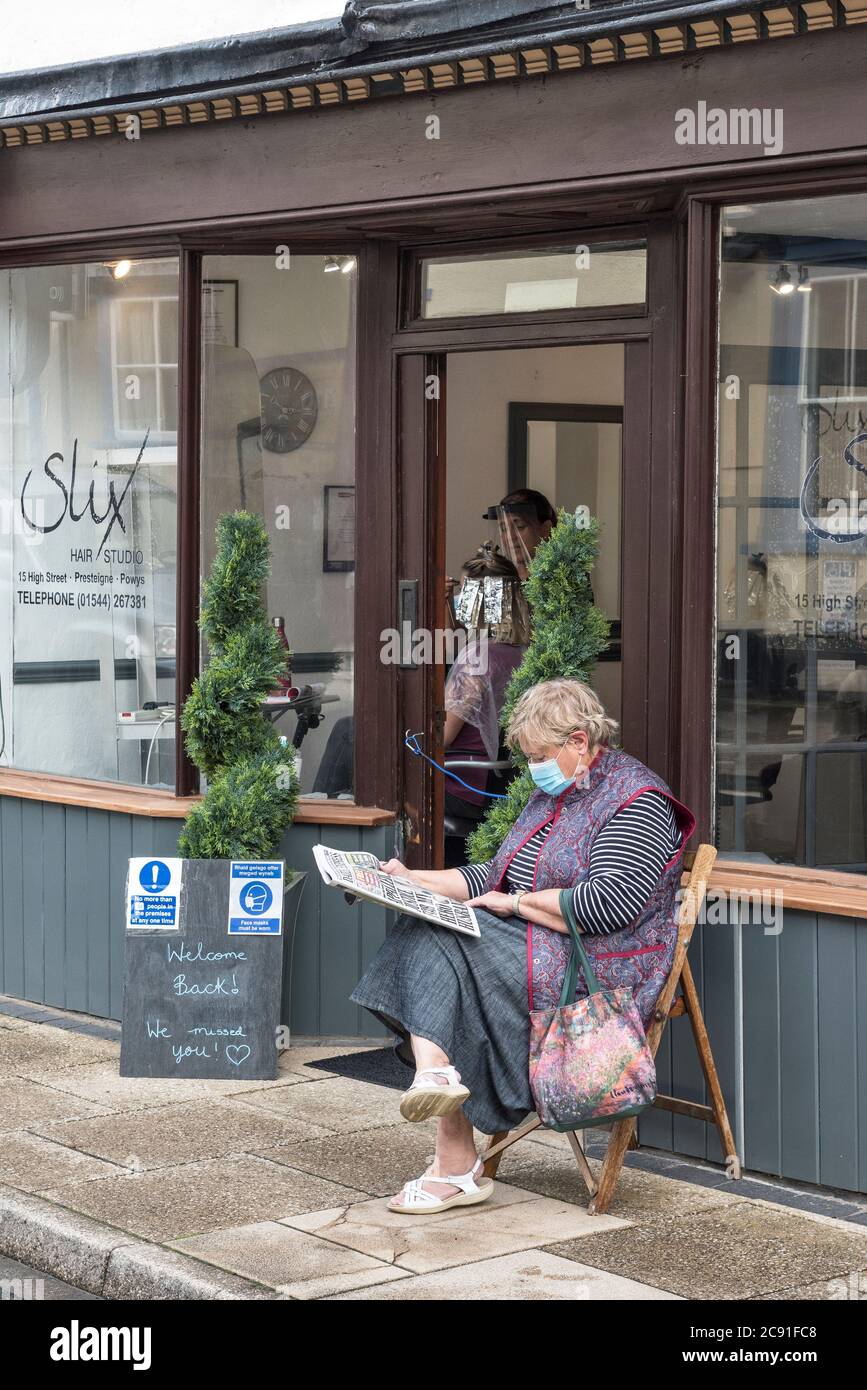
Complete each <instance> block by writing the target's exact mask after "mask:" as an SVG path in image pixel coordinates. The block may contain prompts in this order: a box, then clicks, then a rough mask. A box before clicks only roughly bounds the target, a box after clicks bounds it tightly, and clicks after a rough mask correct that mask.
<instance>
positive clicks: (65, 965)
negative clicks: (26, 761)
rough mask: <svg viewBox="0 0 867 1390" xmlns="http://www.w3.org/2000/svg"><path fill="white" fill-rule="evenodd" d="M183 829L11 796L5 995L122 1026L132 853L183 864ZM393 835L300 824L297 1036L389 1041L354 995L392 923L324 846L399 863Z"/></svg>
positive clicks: (290, 1006) (287, 1010)
mask: <svg viewBox="0 0 867 1390" xmlns="http://www.w3.org/2000/svg"><path fill="white" fill-rule="evenodd" d="M180 824H181V823H180V822H179V821H176V820H169V819H163V818H149V817H144V816H128V815H123V814H121V813H119V812H114V811H100V810H94V809H90V808H86V807H80V806H61V805H58V804H54V803H50V802H45V803H42V802H39V801H29V800H26V801H25V800H22V799H19V798H16V797H8V796H4V797H0V992H2V993H4V994H9V995H12V996H13V997H15V998H18V999H29V1000H33V1001H35V1002H36V1003H40V1004H52V1005H54V1006H55V1007H57V1008H63V1009H73V1010H78V1011H80V1012H82V1013H88V1014H95V1015H97V1016H99V1017H101V1018H115V1019H119V1018H120V1015H121V1003H122V999H123V969H124V944H125V936H124V884H125V881H126V868H127V860H128V859H129V858H130V856H131V855H150V854H156V855H171V854H173V853H174V852H175V849H176V846H177V837H178V832H179V829H180ZM392 839H393V830H392V828H391V827H389V826H385V827H376V828H373V829H366V828H364V827H357V826H349V827H334V826H317V825H293V826H291V827H290V829H289V831H288V832H287V834H286V836H285V837H284V840H283V842H282V844H281V846H280V850H279V853H280V855H281V856H282V857H284V858H285V859H286V862H287V864H288V865H289V867H290V868H295V869H306V870H307V872H308V878H307V882H306V884H305V887H304V892H303V896H302V900H301V909H300V912H299V915H298V922H297V927H296V932H295V938H294V951H293V954H292V962H291V965H292V968H291V977H289V978H287V980H286V982H285V989H284V1008H283V1018H282V1021H283V1022H284V1023H285V1024H286V1025H287V1026H288V1028H289V1030H290V1035H293V1036H323V1035H327V1036H332V1037H348V1038H351V1037H385V1036H386V1033H385V1030H384V1029H383V1028H382V1026H381V1025H380V1024H378V1023H377V1022H376V1020H375V1019H374V1018H373V1017H372V1016H371V1015H370V1014H368V1013H367V1012H366V1010H364V1009H360V1008H359V1007H358V1006H357V1005H355V1004H352V1003H350V1001H349V993H350V991H351V990H352V987H353V985H354V984H355V982H356V980H357V979H358V978H359V976H360V974H361V972H362V970H363V968H364V966H365V964H366V963H367V961H369V960H370V958H371V956H372V955H373V954H374V953H375V951H376V948H377V947H378V945H379V943H380V942H381V941H382V940H383V939H384V937H385V932H386V922H387V917H388V914H386V913H385V912H384V911H380V910H379V909H378V908H376V907H375V906H373V905H372V904H365V905H364V906H358V905H356V906H354V907H350V906H349V905H348V903H346V901H345V900H344V897H343V894H342V893H340V892H337V891H336V890H334V889H328V888H325V886H324V884H323V883H322V880H321V879H320V877H319V874H318V873H317V872H316V869H315V867H314V865H313V860H312V855H311V853H310V851H311V847H312V846H313V845H314V844H316V843H317V842H318V841H319V840H323V841H325V843H327V844H333V845H335V846H336V847H337V848H341V849H343V848H345V849H369V850H371V851H372V852H373V853H374V854H377V855H379V856H380V858H389V857H390V856H391V854H392Z"/></svg>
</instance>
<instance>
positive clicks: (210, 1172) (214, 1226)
mask: <svg viewBox="0 0 867 1390" xmlns="http://www.w3.org/2000/svg"><path fill="white" fill-rule="evenodd" d="M43 1195H44V1196H46V1197H48V1198H50V1199H51V1201H53V1202H57V1203H59V1204H60V1205H62V1206H65V1207H69V1208H71V1209H72V1210H74V1211H78V1212H82V1213H85V1214H87V1215H88V1216H91V1217H93V1218H94V1219H95V1220H97V1221H101V1222H105V1223H107V1224H108V1225H110V1226H114V1227H118V1228H120V1229H122V1230H124V1231H129V1232H131V1233H132V1234H134V1235H136V1236H143V1237H145V1238H146V1239H148V1240H171V1239H174V1240H180V1239H181V1238H182V1237H184V1236H191V1235H201V1234H202V1233H204V1232H205V1231H214V1230H218V1229H220V1228H221V1227H228V1226H235V1225H239V1224H244V1223H246V1222H248V1221H263V1220H272V1221H273V1220H277V1219H279V1218H280V1217H282V1216H289V1215H292V1214H293V1213H301V1212H305V1211H314V1210H316V1209H317V1208H319V1207H334V1206H335V1205H337V1204H338V1203H349V1202H355V1201H362V1200H364V1199H366V1197H367V1193H366V1192H355V1191H353V1190H352V1189H351V1188H347V1187H344V1186H342V1185H340V1184H338V1183H335V1182H328V1181H326V1180H325V1179H323V1178H318V1177H314V1176H313V1175H311V1174H310V1173H301V1172H298V1171H297V1170H296V1169H294V1168H288V1167H285V1166H284V1165H282V1164H278V1163H269V1162H268V1161H267V1160H266V1159H262V1158H256V1157H255V1156H254V1155H250V1154H245V1155H242V1156H240V1157H235V1158H220V1159H211V1160H209V1161H207V1162H204V1163H186V1164H183V1165H181V1166H179V1167H177V1168H171V1169H168V1168H159V1169H152V1170H150V1171H148V1172H141V1173H133V1174H132V1175H130V1176H129V1177H126V1176H124V1177H112V1178H100V1179H97V1180H95V1181H91V1182H79V1183H64V1184H62V1185H60V1186H58V1187H55V1188H50V1189H48V1190H47V1191H46V1192H45V1193H44V1194H43ZM70 1282H75V1281H70Z"/></svg>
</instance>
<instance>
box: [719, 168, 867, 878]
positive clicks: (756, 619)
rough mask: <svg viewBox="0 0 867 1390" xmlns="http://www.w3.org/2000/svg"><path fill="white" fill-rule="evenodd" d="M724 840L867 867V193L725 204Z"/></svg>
mask: <svg viewBox="0 0 867 1390" xmlns="http://www.w3.org/2000/svg"><path fill="white" fill-rule="evenodd" d="M722 223H723V236H722V271H721V303H720V330H721V331H720V370H719V377H720V388H719V390H720V399H719V528H718V606H717V618H718V631H717V728H716V732H717V839H718V844H719V847H720V848H721V849H722V850H724V851H731V852H734V853H748V854H757V855H759V856H760V857H764V856H768V857H770V858H771V859H774V860H777V861H779V862H784V863H802V864H810V865H812V864H816V865H821V866H825V867H841V868H851V869H858V870H860V871H862V872H863V871H865V870H867V824H865V795H867V793H865V787H867V783H865V776H864V774H865V771H867V768H865V763H864V747H865V742H867V487H865V486H864V476H863V472H862V471H861V470H862V468H863V466H864V465H865V463H867V239H865V238H864V236H863V231H862V229H863V228H864V226H865V225H867V197H865V196H863V195H858V196H854V197H845V198H827V199H821V200H815V201H809V202H807V201H804V202H790V203H775V204H769V205H766V206H757V207H736V208H729V209H726V210H725V212H724V214H723V219H722Z"/></svg>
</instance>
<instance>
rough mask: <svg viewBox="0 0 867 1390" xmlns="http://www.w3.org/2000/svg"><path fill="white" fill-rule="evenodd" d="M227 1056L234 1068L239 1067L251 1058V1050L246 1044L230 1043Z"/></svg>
mask: <svg viewBox="0 0 867 1390" xmlns="http://www.w3.org/2000/svg"><path fill="white" fill-rule="evenodd" d="M226 1056H227V1057H228V1059H229V1061H230V1062H231V1063H232V1065H233V1066H235V1067H239V1066H240V1065H241V1063H242V1062H246V1060H247V1058H248V1057H249V1056H250V1049H249V1047H248V1046H247V1044H246V1043H240V1044H236V1043H229V1046H228V1047H227V1048H226Z"/></svg>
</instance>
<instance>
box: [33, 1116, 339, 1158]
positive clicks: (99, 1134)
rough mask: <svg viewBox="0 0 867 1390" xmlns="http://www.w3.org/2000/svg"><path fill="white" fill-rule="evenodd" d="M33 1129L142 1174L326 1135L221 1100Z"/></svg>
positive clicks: (315, 1128)
mask: <svg viewBox="0 0 867 1390" xmlns="http://www.w3.org/2000/svg"><path fill="white" fill-rule="evenodd" d="M31 1129H32V1130H33V1131H34V1133H37V1134H41V1135H42V1136H43V1137H44V1138H46V1139H54V1140H56V1141H57V1142H59V1143H62V1144H66V1145H68V1146H69V1147H70V1148H75V1149H80V1150H82V1151H84V1152H86V1153H90V1154H95V1155H96V1157H97V1158H104V1159H107V1160H109V1161H110V1162H112V1163H119V1164H122V1165H123V1166H125V1167H127V1168H135V1169H136V1170H139V1171H141V1170H143V1169H148V1168H165V1167H175V1166H177V1165H179V1164H185V1163H191V1162H199V1161H201V1160H203V1159H207V1158H224V1157H226V1156H228V1155H229V1154H238V1153H248V1152H249V1151H250V1150H251V1149H253V1148H274V1147H276V1146H277V1145H280V1144H287V1143H290V1142H291V1141H293V1140H298V1139H303V1138H311V1139H315V1138H319V1137H320V1136H321V1135H323V1134H324V1133H326V1132H327V1131H325V1130H323V1128H322V1126H321V1125H314V1124H312V1123H306V1122H303V1121H300V1120H295V1119H293V1118H292V1117H291V1116H283V1115H275V1114H274V1113H273V1112H272V1111H268V1110H256V1109H254V1108H253V1107H252V1106H249V1105H241V1104H240V1103H238V1102H233V1101H227V1100H224V1099H217V1098H215V1099H212V1100H210V1101H197V1102H195V1103H194V1104H190V1105H170V1106H162V1107H160V1108H148V1109H144V1110H134V1111H130V1112H127V1113H123V1114H109V1115H107V1116H101V1117H99V1118H98V1119H88V1120H67V1121H65V1122H64V1123H63V1124H62V1125H58V1124H50V1125H32V1126H31Z"/></svg>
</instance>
